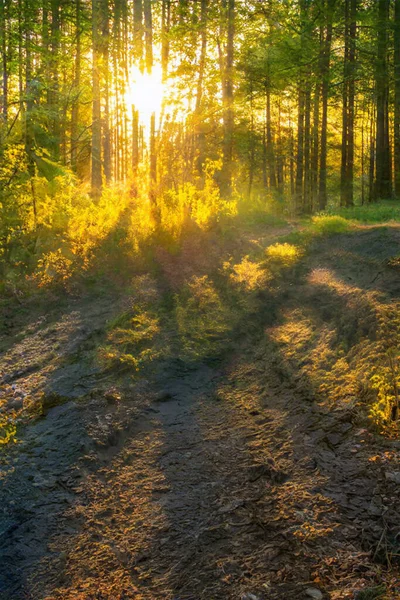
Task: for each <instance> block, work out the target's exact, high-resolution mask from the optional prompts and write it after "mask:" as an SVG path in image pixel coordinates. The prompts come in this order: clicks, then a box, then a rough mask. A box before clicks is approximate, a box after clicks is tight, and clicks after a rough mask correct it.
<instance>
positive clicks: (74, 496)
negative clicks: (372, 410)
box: [0, 227, 400, 600]
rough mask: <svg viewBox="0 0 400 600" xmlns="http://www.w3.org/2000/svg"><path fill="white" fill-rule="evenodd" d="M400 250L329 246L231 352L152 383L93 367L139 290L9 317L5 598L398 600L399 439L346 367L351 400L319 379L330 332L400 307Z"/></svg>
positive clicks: (354, 239)
mask: <svg viewBox="0 0 400 600" xmlns="http://www.w3.org/2000/svg"><path fill="white" fill-rule="evenodd" d="M259 239H260V238H258V240H255V241H254V240H251V243H254V244H258V243H260V242H259ZM265 239H266V238H265V236H264V237H263V238H262V243H263V244H264V245H265ZM246 243H247V244H249V243H250V241H249V240H247V242H246ZM244 250H245V251H247V250H248V247H247V246H246V247H245V248H244ZM398 254H400V234H399V230H398V229H397V228H396V227H391V228H384V229H380V228H378V229H371V230H369V229H364V230H361V231H358V232H357V233H351V234H347V235H343V236H338V237H335V238H330V239H329V240H326V241H322V242H319V247H318V254H315V253H313V254H312V256H313V258H312V259H307V262H306V264H305V267H304V269H303V270H302V271H301V273H300V275H298V276H297V279H294V280H291V281H290V282H288V283H287V284H285V286H283V287H284V289H282V290H281V292H280V295H279V296H278V297H276V295H275V297H274V298H273V299H272V297H271V299H268V296H265V298H264V299H263V302H264V303H266V305H265V306H263V307H262V310H260V315H259V316H257V315H252V316H251V320H249V325H248V327H242V329H241V330H240V335H237V337H236V338H235V340H234V345H233V348H232V351H229V353H227V354H226V353H225V354H224V355H223V356H222V355H221V358H220V360H217V359H215V358H214V360H213V361H205V362H204V363H199V362H197V363H191V364H186V365H185V364H184V363H182V362H176V363H174V362H173V361H170V362H169V363H168V364H166V365H163V366H162V368H160V369H158V371H156V372H154V373H152V374H149V375H147V374H146V376H144V375H143V376H142V377H136V378H135V380H129V379H126V378H125V379H124V380H123V381H122V380H120V379H117V378H116V377H115V376H114V375H113V373H112V372H111V373H110V372H104V371H102V370H101V368H100V367H99V366H98V365H96V364H95V362H94V361H93V348H94V347H95V346H96V343H97V341H98V339H99V338H100V337H101V336H102V333H103V331H104V327H105V323H106V322H108V321H109V320H110V319H112V318H113V317H114V316H115V315H116V314H118V312H120V311H121V310H122V309H123V307H124V303H125V302H126V298H124V296H123V294H120V295H118V297H109V296H107V295H105V296H103V297H102V298H101V299H97V300H96V302H94V301H93V300H88V299H79V300H77V299H75V300H74V299H65V300H64V301H63V304H62V305H60V306H54V307H53V308H52V309H51V310H49V309H47V311H41V310H40V309H38V310H37V311H36V312H33V310H32V308H30V309H29V310H26V312H25V313H23V314H22V316H19V317H18V318H15V319H14V320H10V321H9V323H8V326H7V328H6V329H5V331H4V336H3V342H2V348H3V350H4V353H3V357H2V362H1V367H0V368H1V375H2V391H1V394H2V395H1V398H0V400H1V411H2V412H1V414H2V415H3V417H4V415H10V414H12V415H13V416H14V418H15V421H16V422H17V425H18V428H17V434H16V443H12V442H11V443H9V444H7V445H4V446H3V449H2V457H1V467H0V469H1V470H0V482H1V489H0V557H1V560H0V598H1V599H2V600H23V599H24V600H27V599H29V600H78V599H79V600H123V599H125V600H128V599H135V600H156V599H160V600H161V599H165V600H206V599H207V600H225V599H226V600H228V599H232V600H233V599H237V600H274V599H281V600H284V599H287V600H302V599H304V600H307V598H308V599H309V598H311V599H313V598H314V599H315V600H318V599H320V600H321V599H323V598H325V599H328V598H329V599H331V600H339V599H343V600H344V599H349V600H350V599H353V598H358V599H359V600H368V599H370V600H371V599H373V598H386V599H389V600H394V599H396V598H400V579H399V578H398V567H397V560H398V556H399V554H400V509H399V494H398V490H399V485H400V462H399V455H400V442H399V441H398V440H396V439H395V438H394V437H393V436H392V438H388V437H383V436H381V435H377V434H376V432H375V430H374V429H373V428H372V427H371V426H369V425H368V421H367V420H366V419H365V415H364V413H363V411H362V409H361V408H360V405H359V401H358V400H359V399H358V398H357V397H356V396H355V393H354V389H353V388H351V389H350V388H349V390H347V388H345V385H344V383H346V382H347V381H348V380H349V377H350V375H348V373H347V371H346V370H345V369H344V370H343V373H344V375H343V373H342V375H340V374H338V375H337V387H340V388H341V389H342V388H343V389H346V390H347V391H346V395H345V398H339V399H338V400H337V402H336V403H334V402H333V401H332V393H333V392H332V390H333V387H334V386H333V384H332V381H330V382H329V386H330V387H329V386H328V387H329V389H328V392H329V393H327V395H326V396H324V395H323V393H322V391H321V382H320V380H319V379H318V377H320V378H321V377H322V375H321V373H323V366H321V364H320V362H318V360H319V359H320V355H321V353H322V351H324V352H325V351H326V347H327V346H329V344H328V342H327V340H328V339H329V340H331V339H332V338H331V337H329V331H331V330H333V329H335V328H336V329H335V330H337V332H338V333H337V336H339V334H340V335H341V331H342V329H341V327H342V328H343V331H344V332H345V335H346V340H347V341H348V340H350V339H351V340H353V338H351V336H353V335H354V336H356V337H357V335H358V330H357V331H355V332H353V331H352V332H350V333H349V331H348V326H347V323H346V324H344V325H343V323H342V321H341V320H340V319H341V318H342V317H341V315H342V314H343V313H344V311H345V310H346V314H350V317H349V318H350V319H351V320H352V321H354V315H353V314H352V313H351V310H356V309H357V310H360V306H359V304H357V302H358V301H359V299H360V298H362V299H363V300H365V298H366V297H367V298H369V296H368V294H370V293H372V294H373V298H375V297H377V298H379V303H380V304H379V306H382V305H390V306H392V305H393V303H396V302H397V298H398V295H399V294H400V284H399V283H398V282H399V281H400V280H399V279H398V272H397V271H396V269H394V268H393V266H389V265H388V262H387V261H388V259H390V258H391V257H393V256H397V255H398ZM164 263H165V260H164ZM167 266H168V268H167V269H166V271H168V269H169V272H170V273H172V275H173V273H174V268H173V267H174V265H173V264H171V263H170V264H169V265H167ZM175 267H176V272H177V273H180V272H181V270H180V269H179V265H175ZM321 273H322V275H321ZM327 273H328V274H327ZM328 275H329V277H328ZM337 280H339V281H340V285H342V286H343V285H351V289H347V288H343V287H340V285H338V284H337ZM327 281H328V282H329V285H330V288H329V290H331V289H333V292H331V291H330V292H329V293H330V294H331V296H332V297H331V296H329V297H328V296H327V292H326V286H327V283H326V282H327ZM332 281H333V283H332ZM354 290H356V291H354ZM376 294H377V295H378V296H376ZM355 297H356V298H357V301H356V300H355V299H354V298H355ZM268 302H271V310H270V309H269V306H268ZM272 302H273V303H274V306H273V308H272ZM363 306H364V305H361V309H362V307H363ZM311 309H312V313H311V312H310V311H311ZM358 318H359V319H361V318H362V315H361V316H360V315H358ZM338 319H339V321H340V322H339V321H338ZM307 332H308V333H307ZM310 332H311V333H310ZM316 332H317V333H316ZM343 335H344V334H343ZM318 336H319V337H318ZM349 336H350V337H349ZM339 337H340V336H339ZM335 339H339V338H335ZM363 339H364V338H363ZM356 341H357V340H356ZM356 341H354V340H353V341H352V348H354V347H355V346H356ZM329 343H330V342H329ZM357 343H358V341H357ZM329 348H331V346H329ZM317 359H318V360H317ZM327 360H328V359H326V361H327ZM329 364H330V363H329ZM347 365H350V367H351V362H350V359H348V360H347ZM324 368H326V369H327V367H324ZM336 368H338V367H337V366H336V363H335V369H336ZM318 369H319V370H318ZM317 371H318V372H317ZM314 372H315V373H316V376H315V380H314ZM330 372H332V369H331V371H330ZM340 376H343V380H344V383H343V382H341V380H340ZM335 377H336V375H335ZM322 379H324V377H322ZM342 383H343V385H342ZM37 405H40V410H36V413H35V407H37ZM28 413H29V415H30V417H29V420H27V417H26V414H28ZM18 423H19V424H18Z"/></svg>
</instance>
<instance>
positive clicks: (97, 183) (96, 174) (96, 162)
mask: <svg viewBox="0 0 400 600" xmlns="http://www.w3.org/2000/svg"><path fill="white" fill-rule="evenodd" d="M100 11H101V0H92V44H93V64H92V83H93V91H92V93H93V104H92V194H93V196H94V197H98V196H100V194H101V187H102V173H101V171H102V168H101V167H102V165H101V102H100V50H101V48H100V47H99V35H100V34H99V25H100Z"/></svg>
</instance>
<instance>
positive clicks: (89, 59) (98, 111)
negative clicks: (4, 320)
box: [0, 0, 400, 287]
mask: <svg viewBox="0 0 400 600" xmlns="http://www.w3.org/2000/svg"><path fill="white" fill-rule="evenodd" d="M0 23H1V25H0V37H1V56H2V67H1V72H2V76H1V136H0V156H1V173H0V184H1V208H0V210H1V236H0V237H1V242H0V244H1V247H0V259H1V265H2V273H3V275H2V277H3V278H6V280H7V278H9V277H12V275H10V274H9V273H8V272H9V270H10V268H11V271H13V268H15V266H16V265H17V266H19V267H18V268H17V270H18V271H20V270H21V269H22V271H24V269H25V271H27V272H30V273H32V272H35V270H37V268H38V261H40V260H44V261H46V260H50V261H51V260H52V257H53V253H54V252H56V251H57V250H58V248H56V247H55V245H54V244H53V240H54V236H57V237H58V238H59V237H60V236H61V238H63V245H64V248H63V249H62V252H63V256H64V255H65V256H64V259H65V260H74V261H75V262H77V261H78V259H80V260H81V262H82V261H83V262H84V261H85V260H86V259H87V252H88V249H87V248H86V254H85V249H84V248H83V246H87V238H88V237H93V236H96V237H101V232H99V231H93V229H96V227H94V224H93V223H91V222H90V218H88V217H87V211H88V210H89V212H90V213H91V214H93V210H95V208H94V207H96V206H98V203H99V200H100V198H101V197H102V198H103V204H102V208H103V214H102V215H101V216H100V215H99V216H98V218H97V227H100V228H102V229H103V230H104V228H108V227H109V226H110V222H111V221H112V220H113V219H115V218H117V217H116V213H118V212H119V211H120V209H121V207H122V204H123V202H122V201H121V194H122V196H123V197H124V198H125V202H128V203H129V204H130V206H131V208H130V210H131V211H133V212H135V214H136V219H135V218H134V220H138V221H140V225H138V224H137V223H136V224H135V228H136V236H135V240H133V244H134V245H135V244H136V245H137V244H140V243H141V242H142V241H143V240H144V239H146V238H147V237H148V236H150V235H152V233H153V232H154V231H155V230H156V229H157V230H166V231H168V233H169V234H170V235H171V236H172V237H175V238H176V236H179V231H180V230H181V228H182V224H183V222H184V220H185V216H187V215H188V214H189V213H190V214H191V215H192V218H193V219H194V220H195V221H196V222H197V223H199V224H203V225H204V224H205V223H207V222H209V221H211V220H214V221H216V220H218V219H219V217H220V216H221V215H223V214H226V213H232V212H235V211H237V210H240V209H241V208H242V209H244V210H245V211H248V210H254V209H260V210H262V211H265V210H267V211H272V212H273V213H278V214H283V215H287V216H292V217H293V216H301V215H307V214H311V213H315V212H320V211H324V210H326V209H327V208H328V209H329V208H330V207H332V206H341V207H349V206H353V205H354V204H361V205H363V204H367V203H371V202H376V201H377V200H379V199H390V198H393V197H396V195H398V194H399V193H400V158H399V157H400V108H399V107H400V6H399V3H398V2H397V1H393V2H391V1H390V0H376V1H375V0H370V1H368V0H366V1H360V0H346V1H345V0H343V1H342V0H330V1H329V2H328V1H323V0H315V1H314V0H303V1H300V0H299V1H298V2H289V1H288V0H287V1H285V0H281V1H279V0H268V1H265V2H263V1H261V0H260V1H258V0H257V1H256V0H254V1H251V0H249V1H247V0H246V1H240V2H236V3H235V2H234V1H233V0H229V1H228V0H226V1H222V0H221V2H209V1H208V0H198V1H197V0H190V1H189V0H187V1H185V0H182V1H172V0H170V1H169V0H165V1H161V0H160V1H152V0H138V1H137V2H129V1H128V0H114V1H111V0H98V1H93V2H92V3H91V2H88V1H85V0H77V1H76V2H61V1H55V0H54V1H51V0H43V2H40V1H38V0H31V1H30V0H21V1H18V2H11V1H10V2H8V1H6V0H4V2H3V3H2V5H1V14H0ZM56 189H57V190H58V191H57V192H55V190H56ZM60 189H62V193H60ZM102 194H103V196H102ZM104 198H107V199H108V200H107V204H108V207H107V208H105V207H104V203H105V200H104ZM100 203H101V202H100ZM134 204H136V206H137V209H135V210H134V209H133V205H134ZM89 206H90V207H91V208H89ZM111 213H112V214H111ZM100 221H103V222H102V223H101V224H100ZM172 223H173V225H172ZM139 230H140V231H139ZM78 231H80V232H81V235H79V234H78ZM83 238H86V239H83ZM54 260H55V258H54V257H53V261H54ZM60 261H61V259H60V260H59V262H60ZM78 262H79V261H78ZM2 285H3V287H4V283H3V284H2Z"/></svg>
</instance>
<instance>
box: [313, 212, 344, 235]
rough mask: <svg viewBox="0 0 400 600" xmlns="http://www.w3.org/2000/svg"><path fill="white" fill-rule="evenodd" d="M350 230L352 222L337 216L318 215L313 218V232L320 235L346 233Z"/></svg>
mask: <svg viewBox="0 0 400 600" xmlns="http://www.w3.org/2000/svg"><path fill="white" fill-rule="evenodd" d="M350 228H351V224H350V222H349V221H347V220H346V219H344V218H343V217H340V216H337V215H318V216H315V217H313V218H312V230H313V231H314V232H315V233H316V234H318V235H333V234H335V233H345V232H346V231H349V229H350Z"/></svg>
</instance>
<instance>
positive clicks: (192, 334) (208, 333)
mask: <svg viewBox="0 0 400 600" xmlns="http://www.w3.org/2000/svg"><path fill="white" fill-rule="evenodd" d="M175 301H176V311H175V312H176V324H177V329H178V334H179V338H180V342H181V344H182V352H183V356H184V357H187V358H188V359H190V360H198V359H201V358H206V357H208V356H211V355H213V354H215V353H216V352H217V351H218V350H221V348H222V344H223V343H224V342H226V339H227V334H228V332H229V331H230V330H231V328H232V319H233V314H232V312H231V309H230V307H229V306H227V304H226V303H225V302H224V301H223V299H222V297H221V295H220V294H219V293H218V291H217V290H216V288H215V286H214V285H213V283H212V281H211V280H210V279H209V278H208V277H207V276H206V275H205V276H203V277H193V278H192V279H191V281H190V282H189V283H188V284H187V285H186V286H185V287H184V289H183V290H182V291H181V293H180V294H177V295H176V297H175Z"/></svg>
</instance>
